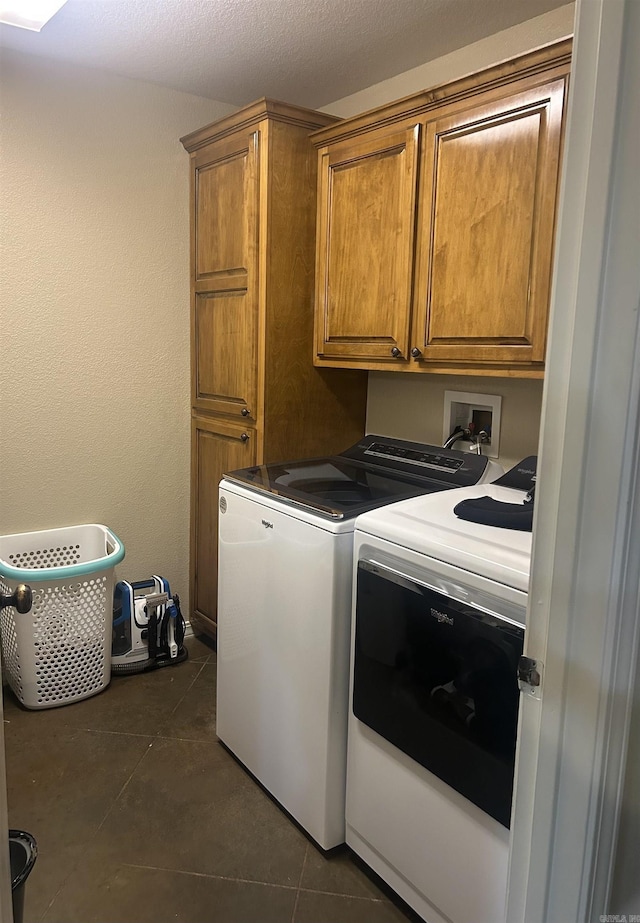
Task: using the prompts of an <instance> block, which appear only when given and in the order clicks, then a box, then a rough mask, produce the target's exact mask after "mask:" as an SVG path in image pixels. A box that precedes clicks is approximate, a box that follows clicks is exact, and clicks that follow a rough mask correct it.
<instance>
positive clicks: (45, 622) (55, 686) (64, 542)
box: [0, 523, 124, 709]
mask: <svg viewBox="0 0 640 923" xmlns="http://www.w3.org/2000/svg"><path fill="white" fill-rule="evenodd" d="M123 558H124V545H123V544H122V542H121V541H120V540H119V539H118V537H117V536H116V535H115V534H114V533H113V532H112V531H111V530H110V529H108V528H107V527H106V526H102V525H98V524H95V523H93V524H90V525H81V526H68V527H67V528H63V529H50V530H48V531H44V532H22V533H19V534H16V535H3V536H0V591H1V592H3V593H7V592H8V593H12V592H13V591H14V589H15V588H16V587H17V586H18V585H19V584H21V583H26V584H29V585H30V586H31V590H32V593H33V605H32V607H31V611H30V612H28V613H26V614H25V615H20V614H19V613H18V612H17V611H16V609H15V608H14V607H12V606H7V607H6V608H4V609H2V610H1V611H0V640H1V643H2V660H3V673H4V675H5V676H6V678H7V679H8V681H9V685H10V686H11V689H12V690H13V692H14V693H15V695H16V696H17V698H18V699H19V701H20V702H21V703H22V704H23V705H24V706H25V707H26V708H32V709H39V708H54V707H56V706H59V705H68V704H69V703H71V702H77V701H79V700H80V699H86V698H89V696H92V695H95V694H96V693H98V692H101V691H102V690H103V689H104V688H105V687H106V686H108V685H109V680H110V678H111V621H112V607H113V580H114V568H115V566H116V564H118V563H119V562H120V561H122V559H123Z"/></svg>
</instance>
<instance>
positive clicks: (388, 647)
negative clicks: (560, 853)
mask: <svg viewBox="0 0 640 923" xmlns="http://www.w3.org/2000/svg"><path fill="white" fill-rule="evenodd" d="M534 479H535V458H534V457H530V458H528V459H525V460H524V462H522V463H521V464H520V465H519V466H516V468H514V469H512V471H511V472H508V473H507V474H506V475H504V476H503V477H502V478H500V479H498V481H497V482H495V483H493V484H483V485H478V486H474V487H467V488H463V489H460V490H452V491H446V492H444V493H439V494H432V495H430V496H424V497H417V498H415V499H412V500H407V501H403V502H401V503H396V504H393V505H392V506H388V507H385V508H382V509H379V510H374V511H371V512H368V513H364V514H363V515H361V516H359V517H358V519H357V520H356V532H355V546H354V600H353V602H354V618H353V620H352V622H353V625H352V654H351V682H350V714H349V727H348V758H347V796H346V842H347V843H348V844H349V846H350V847H351V848H352V849H353V850H354V851H355V852H356V853H358V854H359V855H360V856H361V857H362V858H363V859H364V860H365V861H366V862H367V863H368V864H369V865H370V866H371V867H372V868H373V869H374V870H375V871H376V872H377V873H378V874H379V875H380V876H381V877H382V878H383V879H384V880H385V881H387V883H388V884H390V885H391V887H392V888H394V890H395V891H396V892H397V893H398V894H400V896H401V897H402V898H404V900H405V901H407V903H408V904H410V905H411V906H412V907H413V908H414V909H415V910H416V911H417V912H418V913H419V914H420V915H421V916H422V917H423V918H424V919H425V920H426V921H428V923H499V921H501V920H503V919H504V905H505V897H506V880H507V865H508V854H509V823H510V815H511V801H512V785H513V774H514V760H515V750H516V736H517V718H518V702H519V690H518V682H517V669H518V661H519V659H520V656H521V654H522V647H523V640H524V629H525V611H526V603H527V591H528V584H529V566H530V556H531V532H530V531H521V530H519V529H513V528H498V527H495V526H491V525H486V524H482V523H481V522H473V521H467V520H465V519H461V518H459V516H458V515H456V514H455V513H454V508H455V507H456V506H457V505H458V504H459V503H460V502H461V501H467V503H466V506H470V507H471V511H470V515H471V516H472V517H474V518H479V519H481V520H482V519H486V518H487V516H488V517H489V518H491V517H492V516H497V518H498V519H504V518H505V516H506V519H507V520H508V519H509V518H511V516H510V515H509V514H511V513H513V514H515V515H514V518H516V519H518V518H520V517H521V516H522V515H525V516H526V512H527V509H528V508H529V505H530V504H529V502H528V501H527V500H526V497H527V493H528V491H529V490H530V489H531V488H532V486H533V480H534ZM481 497H482V498H487V499H482V500H479V498H481ZM501 504H507V505H506V506H502V505H501ZM460 512H461V513H462V514H464V515H467V512H466V511H465V509H464V508H462V509H461V510H460Z"/></svg>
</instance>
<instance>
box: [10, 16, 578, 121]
mask: <svg viewBox="0 0 640 923" xmlns="http://www.w3.org/2000/svg"><path fill="white" fill-rule="evenodd" d="M566 2H567V0H68V2H67V3H66V5H65V6H63V7H62V9H61V10H60V11H59V12H58V13H56V15H55V16H54V17H53V19H51V20H50V21H49V22H48V23H47V24H46V25H45V26H44V28H43V30H42V32H40V33H36V32H28V31H26V30H24V29H16V28H14V27H11V26H5V25H0V46H4V47H7V48H13V49H16V50H18V51H22V52H25V53H28V54H35V55H41V56H43V57H48V58H54V59H56V60H59V61H66V62H70V63H73V64H77V65H82V66H86V67H93V68H101V69H103V70H107V71H110V72H112V73H114V74H119V75H120V76H122V77H130V78H133V79H136V80H146V81H149V82H151V83H157V84H160V85H162V86H166V87H171V88H173V89H175V90H181V91H183V92H185V93H194V94H196V95H198V96H204V97H208V98H210V99H215V100H219V101H221V102H226V103H230V104H232V105H236V106H242V105H244V104H246V103H248V102H251V101H253V100H255V99H258V98H260V97H262V96H269V97H272V98H274V99H285V100H287V101H288V102H290V103H297V104H299V105H305V106H310V107H313V108H317V107H320V106H325V105H327V104H329V103H330V102H332V101H334V100H337V99H340V98H342V97H344V96H347V95H350V94H351V93H355V92H357V91H358V90H361V89H364V88H365V87H368V86H372V85H373V84H375V83H378V82H379V81H381V80H385V79H387V78H389V77H394V76H396V75H397V74H400V73H403V72H404V71H407V70H410V69H411V68H412V67H417V66H418V65H420V64H424V63H426V62H428V61H431V60H433V59H434V58H438V57H440V56H441V55H444V54H448V53H449V52H451V51H455V50H456V49H458V48H462V47H463V46H464V45H469V44H471V43H472V42H476V41H478V40H479V39H482V38H485V37H486V36H487V35H492V34H493V33H495V32H499V31H501V30H503V29H507V28H509V27H510V26H514V25H516V24H517V23H520V22H524V21H525V20H528V19H532V18H533V17H535V16H539V15H540V14H542V13H545V12H547V11H548V10H551V9H554V8H556V7H559V6H562V5H564V4H565V3H566Z"/></svg>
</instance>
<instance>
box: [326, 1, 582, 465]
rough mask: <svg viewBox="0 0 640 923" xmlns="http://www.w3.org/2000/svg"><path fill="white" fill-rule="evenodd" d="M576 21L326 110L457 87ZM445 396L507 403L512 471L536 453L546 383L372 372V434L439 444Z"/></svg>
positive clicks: (504, 448) (470, 53)
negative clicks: (494, 397)
mask: <svg viewBox="0 0 640 923" xmlns="http://www.w3.org/2000/svg"><path fill="white" fill-rule="evenodd" d="M573 18H574V4H573V3H570V4H568V5H566V6H562V7H559V8H558V9H555V10H551V11H550V12H549V13H545V14H544V15H542V16H537V17H536V18H535V19H530V20H528V21H527V22H523V23H520V25H518V26H513V27H512V28H511V29H505V30H504V31H503V32H498V33H496V34H495V35H491V36H489V37H488V38H486V39H483V40H482V41H479V42H475V43H474V44H473V45H467V47H466V48H461V49H460V50H459V51H455V52H452V53H451V54H448V55H445V56H444V57H442V58H438V59H436V60H435V61H430V62H428V63H427V64H423V65H421V66H420V67H415V68H413V69H412V70H409V71H406V72H405V73H404V74H399V75H398V76H397V77H392V78H390V79H389V80H385V81H383V82H382V83H378V84H376V85H375V86H372V87H369V88H368V89H366V90H362V91H361V92H360V93H355V94H353V95H352V96H347V97H345V98H344V99H339V100H337V101H336V102H334V103H331V104H330V105H328V106H326V107H325V111H326V112H332V113H334V114H335V115H339V116H343V117H344V118H348V117H349V116H352V115H356V114H357V113H359V112H364V111H365V110H367V109H373V108H375V107H376V106H381V105H384V104H385V103H388V102H392V101H393V100H396V99H401V98H402V97H403V96H409V95H410V94H411V93H417V92H419V91H420V90H424V89H427V88H428V87H432V86H438V85H439V84H442V83H447V82H449V81H451V80H457V79H458V78H460V77H463V76H465V75H466V74H470V73H473V72H474V71H478V70H482V68H485V67H491V66H492V65H494V64H498V63H499V62H500V61H504V60H506V59H508V58H512V57H515V56H516V55H519V54H525V53H526V52H527V51H531V50H532V49H533V48H537V47H539V46H540V45H546V44H548V43H549V42H553V41H557V40H558V39H561V38H564V37H565V36H568V35H571V34H572V32H573ZM445 390H452V391H471V392H480V393H482V394H500V395H501V396H502V432H501V437H500V458H499V461H500V462H501V463H502V464H503V465H504V466H505V468H508V467H511V466H512V465H513V464H515V463H516V462H518V461H520V460H521V459H522V458H524V457H525V456H526V455H534V454H536V453H537V451H538V431H539V428H540V410H541V405H542V383H541V382H539V381H526V380H523V381H515V380H511V379H504V378H502V379H501V378H483V377H471V376H466V377H465V376H456V377H453V376H449V375H420V376H418V375H399V374H398V373H397V372H390V373H385V372H372V373H370V374H369V392H368V405H367V431H368V432H370V433H384V434H386V435H390V436H391V435H393V436H397V437H398V438H401V439H415V440H416V441H422V442H432V443H436V444H439V443H440V442H441V441H442V416H443V409H444V408H443V402H444V391H445Z"/></svg>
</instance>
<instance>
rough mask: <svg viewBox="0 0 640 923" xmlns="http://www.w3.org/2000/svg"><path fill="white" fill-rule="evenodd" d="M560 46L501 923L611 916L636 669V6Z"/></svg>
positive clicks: (639, 553) (639, 367)
mask: <svg viewBox="0 0 640 923" xmlns="http://www.w3.org/2000/svg"><path fill="white" fill-rule="evenodd" d="M575 34H576V39H575V44H574V55H573V63H572V75H571V84H572V87H571V94H570V99H569V106H570V109H569V122H568V133H567V141H566V158H565V164H564V180H563V189H562V193H561V207H560V220H559V234H558V243H557V250H556V262H555V265H556V271H555V280H554V290H553V294H552V317H551V324H550V339H549V348H548V353H547V366H546V368H547V371H546V376H545V391H544V398H543V417H542V430H541V449H540V458H539V465H538V482H537V489H536V522H535V524H534V545H533V562H532V582H531V590H530V595H529V612H528V621H527V625H528V630H527V642H526V647H527V649H526V653H528V655H529V656H530V657H533V658H534V659H536V660H539V661H541V662H542V664H543V682H542V696H541V698H537V697H534V696H532V695H523V697H522V708H521V734H520V752H519V762H518V766H517V769H516V796H515V804H514V809H515V820H514V823H513V824H512V830H513V834H512V850H511V867H510V876H509V897H508V907H507V918H508V920H509V923H534V921H535V923H552V921H561V920H562V921H577V920H584V921H587V920H589V921H590V920H598V918H600V919H603V916H602V915H605V914H607V913H608V912H610V909H609V908H610V891H611V878H612V869H613V867H614V863H615V862H616V856H615V852H616V841H617V830H618V824H619V818H620V807H621V799H622V791H623V786H624V776H625V768H626V758H627V746H628V737H629V725H630V715H631V707H632V695H633V687H634V672H635V670H636V668H637V658H638V650H637V648H638V632H639V628H640V618H639V607H638V580H639V571H640V565H639V560H640V492H639V491H638V489H637V484H638V481H639V477H640V468H639V465H638V457H639V451H640V439H639V433H638V408H639V395H640V337H639V335H638V307H639V301H640V261H639V259H638V254H639V253H640V233H639V230H638V229H639V223H638V216H639V215H640V184H639V183H638V175H639V168H640V165H639V163H638V138H640V123H639V113H640V104H639V99H638V87H639V86H640V71H639V67H638V64H639V62H640V47H639V46H640V4H639V3H638V2H637V0H578V3H577V7H576V33H575ZM635 823H636V826H637V825H638V818H637V817H636V819H635ZM619 858H620V859H623V858H624V857H622V856H619ZM635 862H636V863H637V855H636V857H635ZM629 910H630V911H633V912H635V913H638V912H640V908H635V909H634V908H629Z"/></svg>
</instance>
